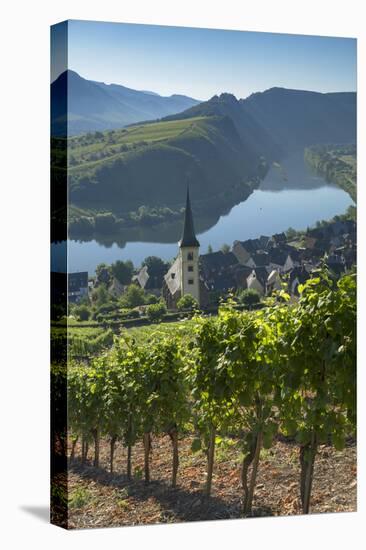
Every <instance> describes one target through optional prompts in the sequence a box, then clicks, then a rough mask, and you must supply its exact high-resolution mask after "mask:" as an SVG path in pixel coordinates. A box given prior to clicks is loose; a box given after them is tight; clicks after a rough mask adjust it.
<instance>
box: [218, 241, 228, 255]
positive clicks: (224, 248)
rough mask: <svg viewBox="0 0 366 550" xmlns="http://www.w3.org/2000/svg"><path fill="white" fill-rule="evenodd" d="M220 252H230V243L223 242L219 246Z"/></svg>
mask: <svg viewBox="0 0 366 550" xmlns="http://www.w3.org/2000/svg"><path fill="white" fill-rule="evenodd" d="M220 250H221V252H223V253H224V254H228V253H229V252H230V245H229V244H227V243H224V244H223V245H222V247H221V249H220Z"/></svg>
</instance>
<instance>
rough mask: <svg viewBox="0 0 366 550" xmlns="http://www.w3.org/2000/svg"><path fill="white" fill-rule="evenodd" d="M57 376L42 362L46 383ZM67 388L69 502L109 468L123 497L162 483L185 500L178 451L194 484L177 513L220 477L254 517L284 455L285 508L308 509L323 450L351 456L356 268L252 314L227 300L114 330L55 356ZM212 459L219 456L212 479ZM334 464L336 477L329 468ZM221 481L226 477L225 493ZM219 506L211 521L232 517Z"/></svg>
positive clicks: (84, 494)
mask: <svg viewBox="0 0 366 550" xmlns="http://www.w3.org/2000/svg"><path fill="white" fill-rule="evenodd" d="M65 375H66V372H65V369H62V368H59V367H58V368H55V370H54V372H53V384H57V383H60V378H61V377H63V376H65ZM67 388H68V390H67V391H68V423H69V424H68V428H69V435H68V457H69V464H70V470H71V487H72V486H73V485H72V479H73V476H74V475H75V472H77V473H78V475H80V476H81V479H82V484H81V486H80V487H78V488H77V489H76V490H75V491H76V492H75V491H73V492H71V493H70V494H68V495H67V496H68V502H69V505H70V509H71V511H72V510H75V509H76V510H77V509H78V505H80V502H81V503H82V502H83V499H84V501H85V499H86V501H87V500H88V498H89V497H90V494H91V491H92V489H91V488H92V486H93V483H94V482H92V481H91V480H92V479H93V475H94V474H95V473H96V472H97V473H98V472H99V474H98V475H100V476H102V478H103V480H104V482H103V483H104V484H105V485H108V483H109V482H107V481H105V479H106V476H107V477H108V475H109V476H112V477H111V478H110V479H112V480H113V479H121V476H122V477H123V480H124V481H125V482H126V483H128V484H129V487H130V490H131V491H132V493H133V491H135V494H137V492H138V487H140V486H141V484H143V485H144V487H145V488H146V487H150V488H151V491H152V493H151V494H153V492H154V491H155V490H157V491H159V490H160V493H163V494H165V493H164V491H165V492H166V491H171V490H174V491H176V492H177V493H175V494H176V498H178V497H177V495H178V492H179V491H183V486H184V493H185V494H186V493H187V494H188V495H189V490H190V486H188V488H187V486H186V485H187V476H189V468H188V469H187V457H190V458H189V460H191V461H193V463H194V462H195V461H196V462H197V464H198V463H199V464H200V467H201V471H202V480H201V481H202V483H201V487H202V490H200V497H199V498H196V499H195V500H194V508H193V509H192V508H190V513H191V517H190V518H189V519H194V518H195V517H197V518H199V517H202V518H205V517H206V516H205V515H204V513H203V510H205V509H207V506H209V505H210V504H209V503H211V505H212V503H214V502H215V499H216V498H217V497H216V492H217V491H220V490H221V489H220V488H222V486H224V488H225V489H228V488H229V487H230V491H231V492H230V495H232V498H233V499H234V496H235V499H237V500H238V501H239V502H240V512H239V515H240V516H242V517H248V516H251V515H253V514H254V511H253V502H256V505H257V504H258V502H260V505H261V507H262V508H263V509H265V507H266V506H267V505H269V504H271V505H272V504H273V503H272V502H269V501H270V500H271V498H272V499H273V494H275V493H274V492H273V491H272V489H271V487H272V486H271V483H272V480H271V476H270V475H269V476H266V475H265V472H266V471H268V461H270V463H271V465H272V466H273V467H274V469H275V468H276V461H277V462H278V464H279V461H281V464H282V463H283V465H284V467H286V461H287V460H288V461H289V462H288V464H287V466H288V468H292V470H291V471H293V472H294V471H296V475H297V481H296V483H293V484H292V489H293V492H294V495H295V501H296V503H297V504H296V505H295V504H294V505H293V508H292V509H291V510H292V513H296V512H302V513H309V512H310V509H311V505H312V504H314V503H315V501H314V502H313V501H312V494H314V492H315V493H316V492H317V483H321V480H319V475H317V465H318V463H319V464H320V463H321V464H322V471H325V470H324V463H323V461H322V457H323V455H324V456H325V453H328V454H329V456H330V457H331V458H332V460H333V458H334V457H335V458H334V460H335V462H334V464H336V462H337V460H338V459H337V456H338V458H339V453H340V452H341V451H342V450H343V449H344V448H345V445H346V443H347V449H346V451H347V454H346V455H345V456H346V460H347V461H349V463H350V464H351V462H352V460H351V454H352V453H351V451H350V441H351V442H352V441H353V440H354V437H355V429H356V275H355V274H348V275H345V276H343V277H342V278H341V279H339V280H338V281H334V280H333V279H332V278H330V276H329V274H327V273H326V272H324V271H320V272H319V273H318V274H317V276H316V277H314V278H312V279H309V280H308V281H307V283H306V284H305V285H303V286H302V287H300V299H299V301H298V302H296V303H292V302H291V301H290V297H289V295H287V294H286V293H285V292H284V291H281V292H279V293H277V294H276V295H275V296H273V297H272V298H270V299H268V301H267V303H266V307H264V308H263V309H260V310H258V311H251V312H248V311H246V312H239V311H237V310H236V309H235V308H234V307H233V303H231V301H230V300H229V301H228V302H226V303H224V304H222V306H221V307H220V309H219V314H218V316H215V317H203V316H200V315H199V314H197V315H196V316H195V317H194V318H193V319H192V320H191V321H189V322H187V323H181V324H179V323H177V324H175V325H174V328H173V327H172V328H170V329H169V327H168V328H166V329H164V330H159V326H158V325H157V327H156V328H154V329H150V330H148V331H147V330H146V332H145V333H144V337H138V331H137V330H136V331H135V332H134V331H133V330H131V331H125V333H123V335H122V336H120V337H115V340H114V345H113V347H112V348H111V349H109V350H108V351H106V352H104V353H103V354H102V355H100V356H97V357H95V358H93V359H92V360H91V361H90V362H88V364H80V363H73V364H71V365H69V366H68V371H67ZM60 438H62V436H61V435H60ZM167 441H169V442H170V444H169V446H170V453H169V454H170V458H168V456H167V454H168V446H167ZM327 446H328V447H329V449H330V450H329V451H325V448H326V447H327ZM153 449H154V451H153ZM278 449H282V451H283V452H281V454H279V451H278ZM332 449H333V450H332ZM152 451H153V452H152ZM337 453H338V455H337ZM350 453H351V454H350ZM223 456H225V457H231V458H230V459H228V460H225V472H224V473H222V475H220V476H217V475H216V474H217V472H218V471H220V468H221V467H222V465H221V463H222V457H223ZM342 456H343V455H342ZM352 456H353V455H352ZM91 457H92V461H90V458H91ZM316 457H318V459H317V460H316ZM353 459H354V456H353ZM294 460H295V462H296V464H297V467H296V468H295V469H294ZM161 461H165V466H164V472H165V473H164V476H163V477H165V478H166V472H167V471H169V478H170V479H169V480H168V479H165V481H164V484H163V487H164V489H161V486H160V485H159V488H157V485H156V484H157V483H158V481H157V478H160V477H161V471H160V470H159V468H160V466H159V464H160V462H161ZM167 461H169V462H167ZM278 464H277V466H278ZM332 464H333V463H332ZM334 464H333V466H332V467H334V468H335V471H337V472H338V470H339V468H341V464H340V465H338V466H337V468H336V467H335V466H334ZM281 467H282V466H281ZM352 467H353V468H354V464H353V466H352ZM203 470H205V471H203ZM348 470H349V471H351V467H349V468H348ZM181 471H184V474H181ZM103 472H104V474H103ZM325 474H326V471H325V473H324V475H325ZM114 476H117V477H114ZM233 476H236V478H238V479H240V489H236V490H237V491H238V492H237V494H235V495H234V494H233V491H234V489H233V485H232V483H231V479H232V477H233ZM218 479H219V481H217V480H218ZM258 479H260V480H261V483H258ZM292 479H293V478H292ZM86 481H87V483H86ZM351 481H352V480H351ZM195 483H197V481H193V487H194V486H195V485H194V484H195ZM215 483H218V486H215ZM266 484H268V486H266ZM169 485H170V488H169ZM88 487H89V488H88ZM235 487H237V485H236V486H235ZM113 490H114V489H113ZM78 491H79V492H78ZM136 491H137V492H136ZM312 491H313V492H312ZM88 495H89V496H88ZM66 498H67V497H66ZM329 498H331V495H329ZM122 500H123V499H122ZM313 500H314V499H313ZM78 503H79V504H78ZM191 504H192V503H191ZM121 506H122V508H123V506H124V505H123V503H122V505H121ZM230 506H231V505H230V503H227V504H226V505H225V509H226V512H225V513H223V514H222V515H221V516H220V515H219V516H218V517H238V515H235V514H234V515H231V513H230V510H231V508H230ZM283 506H284V507H285V503H283ZM325 509H326V507H325ZM122 511H123V510H122ZM72 513H75V512H72ZM279 513H281V511H280V512H279ZM282 513H286V512H285V510H284V509H283V510H282ZM287 513H288V512H287ZM159 518H160V519H159V521H160V520H162V521H165V520H164V518H163V519H161V517H160V516H159ZM119 521H120V523H123V520H122V519H120V520H119ZM76 523H77V522H76ZM107 524H108V523H107ZM78 525H79V524H78ZM79 526H80V525H79ZM81 526H82V525H81Z"/></svg>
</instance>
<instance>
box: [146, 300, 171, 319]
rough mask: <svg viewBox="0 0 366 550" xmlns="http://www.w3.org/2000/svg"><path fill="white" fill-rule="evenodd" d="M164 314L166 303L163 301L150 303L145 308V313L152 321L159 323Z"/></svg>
mask: <svg viewBox="0 0 366 550" xmlns="http://www.w3.org/2000/svg"><path fill="white" fill-rule="evenodd" d="M165 314H166V305H165V303H164V302H158V303H157V304H150V305H149V306H147V308H146V315H147V317H148V318H149V320H150V321H152V322H153V323H159V322H160V321H161V320H162V319H163V317H164V315H165Z"/></svg>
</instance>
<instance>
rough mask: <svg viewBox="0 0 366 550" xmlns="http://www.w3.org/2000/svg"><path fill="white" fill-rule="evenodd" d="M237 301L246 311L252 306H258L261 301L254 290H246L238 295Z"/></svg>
mask: <svg viewBox="0 0 366 550" xmlns="http://www.w3.org/2000/svg"><path fill="white" fill-rule="evenodd" d="M238 299H239V302H240V303H241V304H243V305H245V306H246V307H247V308H248V309H251V307H252V306H254V305H256V304H259V302H260V301H261V296H260V294H259V292H258V291H257V290H255V289H254V288H246V289H245V290H243V291H241V292H240V293H239V295H238Z"/></svg>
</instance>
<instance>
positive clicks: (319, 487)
mask: <svg viewBox="0 0 366 550" xmlns="http://www.w3.org/2000/svg"><path fill="white" fill-rule="evenodd" d="M192 439H193V438H191V437H185V438H184V439H181V440H180V441H179V453H180V465H179V472H178V482H177V487H176V488H175V489H173V488H172V487H171V486H170V478H171V444H170V439H169V438H168V437H159V438H154V439H153V443H152V445H153V447H152V454H151V469H150V473H151V482H150V483H149V484H148V485H146V484H145V482H144V480H143V466H144V464H143V457H144V455H143V448H142V444H141V443H138V444H137V445H136V446H135V447H134V449H133V453H132V460H133V462H132V471H133V479H132V480H131V481H128V480H127V478H126V474H125V472H126V449H124V448H123V447H122V445H121V444H120V443H117V445H116V451H115V460H114V473H113V474H111V473H110V472H109V442H108V441H102V443H101V449H100V467H99V468H94V467H93V466H92V453H93V448H91V449H90V450H89V455H88V463H87V464H85V465H82V464H81V463H80V461H79V459H78V456H79V455H80V446H79V445H77V447H76V458H75V459H74V460H72V461H70V470H69V478H68V480H69V499H70V513H69V528H78V529H80V528H90V527H112V526H121V525H141V524H154V523H174V522H184V521H200V520H217V519H233V518H239V517H242V515H241V503H242V501H241V494H242V491H241V484H240V452H239V451H238V450H237V449H235V448H234V447H229V448H220V447H218V448H217V451H216V462H215V470H214V476H213V484H212V496H211V498H210V499H209V500H208V501H206V500H205V498H204V495H203V490H204V485H205V470H206V459H205V456H204V455H203V453H194V454H193V453H192V452H191V443H192ZM356 490H357V487H356V445H355V443H354V442H349V443H348V444H347V446H346V448H345V449H344V450H343V451H336V450H335V449H334V448H332V447H329V446H326V445H323V446H321V447H320V449H319V453H318V455H317V457H316V462H315V469H314V482H313V492H312V499H311V513H323V512H353V511H356ZM294 514H301V508H300V504H299V449H298V446H297V445H296V444H294V443H292V442H287V441H283V440H278V441H277V442H276V444H275V445H274V446H273V447H272V449H270V450H263V451H262V453H261V461H260V465H259V471H258V477H257V485H256V490H255V495H254V501H253V516H256V517H258V516H285V515H294Z"/></svg>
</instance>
